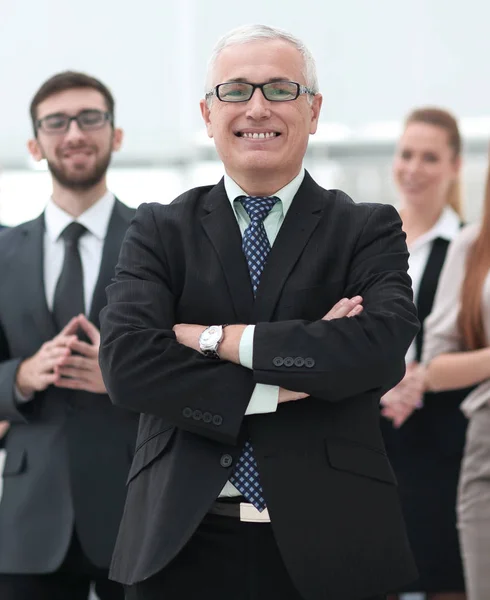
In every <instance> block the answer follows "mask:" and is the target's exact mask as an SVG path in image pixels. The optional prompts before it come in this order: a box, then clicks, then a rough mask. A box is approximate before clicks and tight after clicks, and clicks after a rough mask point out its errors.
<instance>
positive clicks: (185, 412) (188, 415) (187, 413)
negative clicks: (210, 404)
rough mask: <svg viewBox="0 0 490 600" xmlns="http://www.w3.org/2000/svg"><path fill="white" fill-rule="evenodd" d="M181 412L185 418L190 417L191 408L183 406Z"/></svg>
mask: <svg viewBox="0 0 490 600" xmlns="http://www.w3.org/2000/svg"><path fill="white" fill-rule="evenodd" d="M182 414H183V415H184V417H185V418H186V419H190V418H191V417H192V408H189V407H188V406H186V407H185V408H184V410H183V411H182Z"/></svg>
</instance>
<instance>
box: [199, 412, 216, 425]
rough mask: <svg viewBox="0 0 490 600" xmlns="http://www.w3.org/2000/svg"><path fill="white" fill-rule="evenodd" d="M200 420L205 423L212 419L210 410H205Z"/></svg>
mask: <svg viewBox="0 0 490 600" xmlns="http://www.w3.org/2000/svg"><path fill="white" fill-rule="evenodd" d="M202 420H203V421H204V422H205V423H211V421H212V420H213V415H212V414H211V413H210V412H205V413H204V414H203V415H202Z"/></svg>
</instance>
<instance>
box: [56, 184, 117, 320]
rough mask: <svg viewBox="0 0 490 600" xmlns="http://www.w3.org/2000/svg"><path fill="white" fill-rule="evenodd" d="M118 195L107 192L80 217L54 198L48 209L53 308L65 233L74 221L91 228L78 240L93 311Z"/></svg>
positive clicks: (86, 294)
mask: <svg viewBox="0 0 490 600" xmlns="http://www.w3.org/2000/svg"><path fill="white" fill-rule="evenodd" d="M114 202H115V198H114V195H113V194H112V193H111V192H106V194H104V196H102V198H101V199H100V200H98V201H97V202H96V203H95V204H93V205H92V206H91V207H90V208H89V209H87V210H86V211H85V212H83V213H82V214H81V215H80V216H79V217H78V218H77V219H74V218H73V217H72V216H71V215H69V214H68V213H67V212H65V211H64V210H63V209H62V208H60V207H59V206H58V205H57V204H55V203H54V202H53V200H52V199H50V200H49V202H48V204H47V206H46V210H45V212H44V222H45V232H44V289H45V292H46V302H47V304H48V308H49V310H52V308H53V301H54V292H55V289H56V283H57V282H58V279H59V276H60V275H61V269H62V267H63V260H64V257H65V247H64V242H63V239H62V238H61V233H62V232H63V230H64V229H65V228H66V227H67V226H68V225H69V224H70V223H71V222H73V221H75V222H77V223H81V224H82V225H83V226H84V227H85V228H86V229H87V232H86V233H84V234H83V235H82V237H81V238H80V241H79V242H78V248H79V251H80V258H81V261H82V268H83V291H84V297H85V314H86V315H88V314H89V313H90V308H91V305H92V296H93V294H94V289H95V284H96V283H97V279H98V277H99V271H100V263H101V261H102V250H103V248H104V241H105V237H106V234H107V228H108V227H109V220H110V218H111V215H112V211H113V209H114Z"/></svg>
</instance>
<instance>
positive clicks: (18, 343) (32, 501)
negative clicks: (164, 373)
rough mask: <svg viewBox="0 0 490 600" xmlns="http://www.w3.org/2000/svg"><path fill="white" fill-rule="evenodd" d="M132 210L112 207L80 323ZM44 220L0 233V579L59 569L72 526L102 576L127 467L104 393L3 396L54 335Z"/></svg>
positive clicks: (125, 431) (127, 426)
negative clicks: (0, 448) (2, 425)
mask: <svg viewBox="0 0 490 600" xmlns="http://www.w3.org/2000/svg"><path fill="white" fill-rule="evenodd" d="M133 215H134V211H133V210H132V209H130V208H128V207H127V206H125V205H124V204H122V203H121V202H119V201H116V204H115V206H114V210H113V213H112V216H111V219H110V223H109V228H108V232H107V237H106V240H105V245H104V250H103V256H102V262H101V268H100V273H99V278H98V281H97V284H96V287H95V290H94V295H93V300H92V307H91V312H90V315H89V318H90V320H91V321H92V322H93V323H94V324H95V325H96V326H97V327H98V326H99V318H98V315H99V312H100V310H101V308H102V307H103V306H104V304H105V300H106V299H105V288H106V286H107V285H108V284H109V283H110V281H111V278H112V277H113V274H114V268H115V265H116V262H117V257H118V254H119V249H120V247H121V243H122V240H123V237H124V234H125V232H126V230H127V228H128V225H129V223H130V221H131V218H132V216H133ZM43 236H44V215H41V216H40V217H38V218H37V219H35V220H34V221H30V222H28V223H25V224H23V225H19V226H18V227H15V228H12V229H9V230H6V231H3V232H2V234H1V235H0V274H1V281H2V287H1V293H0V419H7V420H8V421H10V422H11V427H10V430H9V432H8V434H7V437H6V441H5V446H6V450H7V458H6V463H5V469H4V473H3V476H4V487H3V497H2V501H1V502H0V573H46V572H50V571H53V570H55V569H56V568H57V567H58V566H59V565H60V563H61V562H62V560H63V558H64V556H65V553H66V550H67V548H68V544H69V542H70V539H71V535H72V532H73V527H74V525H75V526H76V529H77V533H78V536H79V538H80V541H81V544H82V547H83V548H84V550H85V552H86V554H87V556H88V557H89V558H90V560H91V561H92V562H93V563H94V564H95V565H96V566H98V567H105V568H107V567H108V565H109V562H110V557H111V554H112V550H113V547H114V542H115V538H116V533H117V528H118V525H119V520H120V517H121V513H122V508H123V504H124V498H125V480H126V477H127V473H128V470H129V466H130V464H131V459H132V455H133V451H134V444H135V439H136V430H137V416H136V415H135V414H134V413H131V412H129V411H125V410H122V409H121V408H117V407H114V406H113V405H112V404H111V402H110V400H109V397H108V396H107V395H105V394H91V393H88V392H83V391H70V390H63V389H59V388H55V387H53V386H50V387H49V388H47V389H46V390H45V391H44V392H41V393H37V394H35V397H34V399H33V400H32V401H31V402H29V403H27V404H17V403H16V401H15V398H14V394H13V389H14V381H15V376H16V372H17V369H18V367H19V364H20V362H21V361H22V360H23V359H24V358H27V357H29V356H32V355H33V354H34V353H35V352H37V350H39V348H40V347H41V345H42V344H43V343H44V342H46V341H48V340H50V339H52V338H53V337H54V336H55V335H56V334H57V333H58V332H57V329H56V326H55V324H54V321H53V317H52V314H51V313H50V312H49V310H48V307H47V304H46V295H45V291H44V276H43V272H44V267H43Z"/></svg>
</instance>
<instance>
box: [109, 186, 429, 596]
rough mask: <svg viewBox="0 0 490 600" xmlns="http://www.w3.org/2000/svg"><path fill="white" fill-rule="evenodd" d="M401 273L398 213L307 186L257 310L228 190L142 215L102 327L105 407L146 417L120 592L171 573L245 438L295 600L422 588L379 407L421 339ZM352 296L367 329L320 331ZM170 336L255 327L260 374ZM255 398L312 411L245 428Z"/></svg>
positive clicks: (120, 564)
mask: <svg viewBox="0 0 490 600" xmlns="http://www.w3.org/2000/svg"><path fill="white" fill-rule="evenodd" d="M406 271H407V250H406V245H405V240H404V234H403V233H402V231H401V228H400V220H399V218H398V215H397V213H396V211H395V210H394V209H393V208H392V207H390V206H380V205H368V204H363V205H361V204H360V205H356V204H354V202H352V200H350V198H348V197H347V196H346V195H345V194H343V193H342V192H339V191H326V190H324V189H322V188H320V187H319V186H318V185H317V184H316V183H315V182H314V181H313V180H312V179H311V177H310V176H309V175H308V174H306V176H305V179H304V181H303V183H302V184H301V187H300V188H299V191H298V193H297V194H296V196H295V198H294V200H293V202H292V205H291V207H290V209H289V211H288V213H287V216H286V218H285V220H284V223H283V225H282V227H281V229H280V231H279V234H278V237H277V239H276V241H275V243H274V245H273V247H272V250H271V253H270V255H269V258H268V262H267V265H266V267H265V270H264V272H263V275H262V278H261V283H260V286H259V289H258V291H257V295H256V299H255V302H254V299H253V294H252V288H251V284H250V277H249V273H248V269H247V264H246V261H245V258H244V255H243V252H242V249H241V236H240V231H239V228H238V225H237V222H236V219H235V216H234V214H233V211H232V208H231V206H230V203H229V201H228V198H227V196H226V193H225V189H224V185H223V182H221V183H219V184H218V185H217V186H214V187H202V188H197V189H194V190H191V191H189V192H187V193H185V194H183V195H182V196H180V197H179V198H178V199H177V200H176V201H175V202H173V203H172V204H171V205H169V206H161V205H155V204H153V205H143V206H142V207H140V209H139V210H138V212H137V215H136V217H135V221H134V222H133V224H132V226H131V227H130V229H129V231H128V235H127V238H126V240H125V243H124V244H123V247H122V250H121V256H120V261H119V264H118V268H117V273H116V282H115V283H114V284H113V285H111V286H110V287H109V288H108V306H107V307H106V308H105V309H104V310H103V312H102V314H101V335H102V342H101V351H100V355H99V359H100V363H101V366H102V372H103V375H104V378H105V381H106V385H107V386H108V390H109V394H110V396H111V399H112V400H113V402H114V403H115V404H116V405H118V406H122V407H125V408H131V409H133V410H137V411H141V412H143V413H145V414H144V415H143V416H142V417H141V420H140V426H139V432H138V442H137V451H136V454H135V458H134V461H133V465H132V468H131V471H130V475H129V488H128V498H127V502H126V507H125V511H124V516H123V520H122V525H121V529H120V532H119V537H118V541H117V544H116V550H115V554H114V559H113V563H112V570H111V575H112V577H114V578H115V579H116V580H118V581H121V582H124V583H126V584H133V583H134V582H140V581H142V580H144V579H145V578H148V577H150V576H151V575H153V574H155V573H157V572H158V571H160V570H161V569H162V568H163V567H165V566H166V565H168V564H169V562H170V561H172V559H173V558H174V557H175V556H176V555H177V554H178V553H179V552H180V550H181V549H182V548H183V547H184V545H185V544H186V543H187V542H188V541H189V539H190V538H191V536H192V535H193V533H194V531H195V530H196V528H197V527H198V525H199V524H200V523H201V521H202V520H203V518H204V517H205V515H206V513H207V511H208V510H209V508H210V506H211V505H212V503H213V501H214V500H215V499H216V498H217V496H218V494H219V493H220V490H221V489H222V487H223V485H224V484H225V482H226V481H227V479H228V478H229V477H230V475H231V473H232V471H233V466H234V463H235V462H236V460H237V457H238V455H239V453H240V451H241V448H242V444H243V439H244V437H245V436H246V435H249V436H250V438H251V441H252V444H253V447H254V451H255V456H256V458H257V461H258V467H259V472H260V477H261V482H262V485H263V488H264V493H265V498H266V501H267V505H268V509H269V513H270V516H271V521H272V529H273V532H274V535H275V538H276V540H277V544H278V546H279V549H280V552H281V555H282V558H283V560H284V563H285V565H286V568H287V570H288V572H289V574H290V576H291V578H292V580H293V581H294V584H295V586H296V587H297V589H298V590H299V592H300V593H301V595H302V597H304V598H305V599H307V600H316V599H318V600H320V599H321V600H324V599H325V598H335V600H347V599H349V600H353V599H358V598H366V597H368V596H371V595H374V594H380V593H383V592H385V591H386V590H388V589H390V588H393V586H395V585H397V584H401V583H402V582H408V581H409V580H411V579H412V578H414V577H415V570H414V566H413V563H412V559H411V555H410V551H409V548H408V543H407V540H406V537H405V532H404V526H403V522H402V517H401V512H400V508H399V504H398V498H397V490H396V484H395V478H394V475H393V472H392V469H391V466H390V464H389V461H388V459H387V457H386V454H385V452H384V448H383V442H382V438H381V433H380V428H379V408H378V404H379V399H380V396H381V394H382V393H383V392H384V391H386V390H387V389H388V388H390V387H392V386H393V384H394V383H395V382H397V381H399V380H400V378H401V377H402V376H403V374H404V356H405V352H406V350H407V348H408V346H409V344H410V342H411V340H412V338H413V336H414V335H415V334H416V332H417V329H418V322H417V319H416V317H415V308H414V306H413V304H412V300H411V288H410V279H409V277H408V275H407V273H406ZM356 294H362V295H363V297H364V306H365V310H364V313H363V314H362V315H361V316H360V317H359V318H356V319H342V320H337V321H331V322H326V321H321V320H319V319H321V317H322V316H323V315H324V314H325V313H326V312H327V311H328V310H329V309H330V308H331V307H332V306H333V304H334V303H335V302H336V301H338V300H339V299H340V298H342V297H343V296H349V297H351V296H354V295H356ZM175 323H199V324H215V323H246V324H247V323H257V326H256V329H255V337H254V369H253V371H252V370H248V369H246V368H244V367H242V366H239V365H236V364H233V363H231V362H226V361H219V360H213V359H211V358H206V357H204V356H202V355H200V354H199V353H197V352H195V351H193V350H191V349H189V348H187V347H185V346H182V345H180V344H177V343H176V341H175V336H174V334H173V332H172V326H173V325H174V324H175ZM288 357H292V358H293V359H295V360H293V361H292V363H293V364H291V361H290V360H285V359H286V358H288ZM255 383H265V384H273V385H280V386H283V387H285V388H288V389H291V390H297V391H302V392H306V393H308V394H310V395H311V397H310V398H308V399H305V400H299V401H297V402H290V403H287V404H283V405H280V406H279V407H278V410H277V412H276V413H272V414H265V415H254V416H250V417H247V418H246V419H244V413H245V410H246V407H247V405H248V402H249V400H250V396H251V394H252V391H253V389H254V385H255ZM218 570H219V566H218ZM190 576H191V574H190ZM211 576H215V575H211ZM217 576H219V575H217ZM199 585H202V586H204V587H205V582H203V581H200V582H199Z"/></svg>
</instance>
